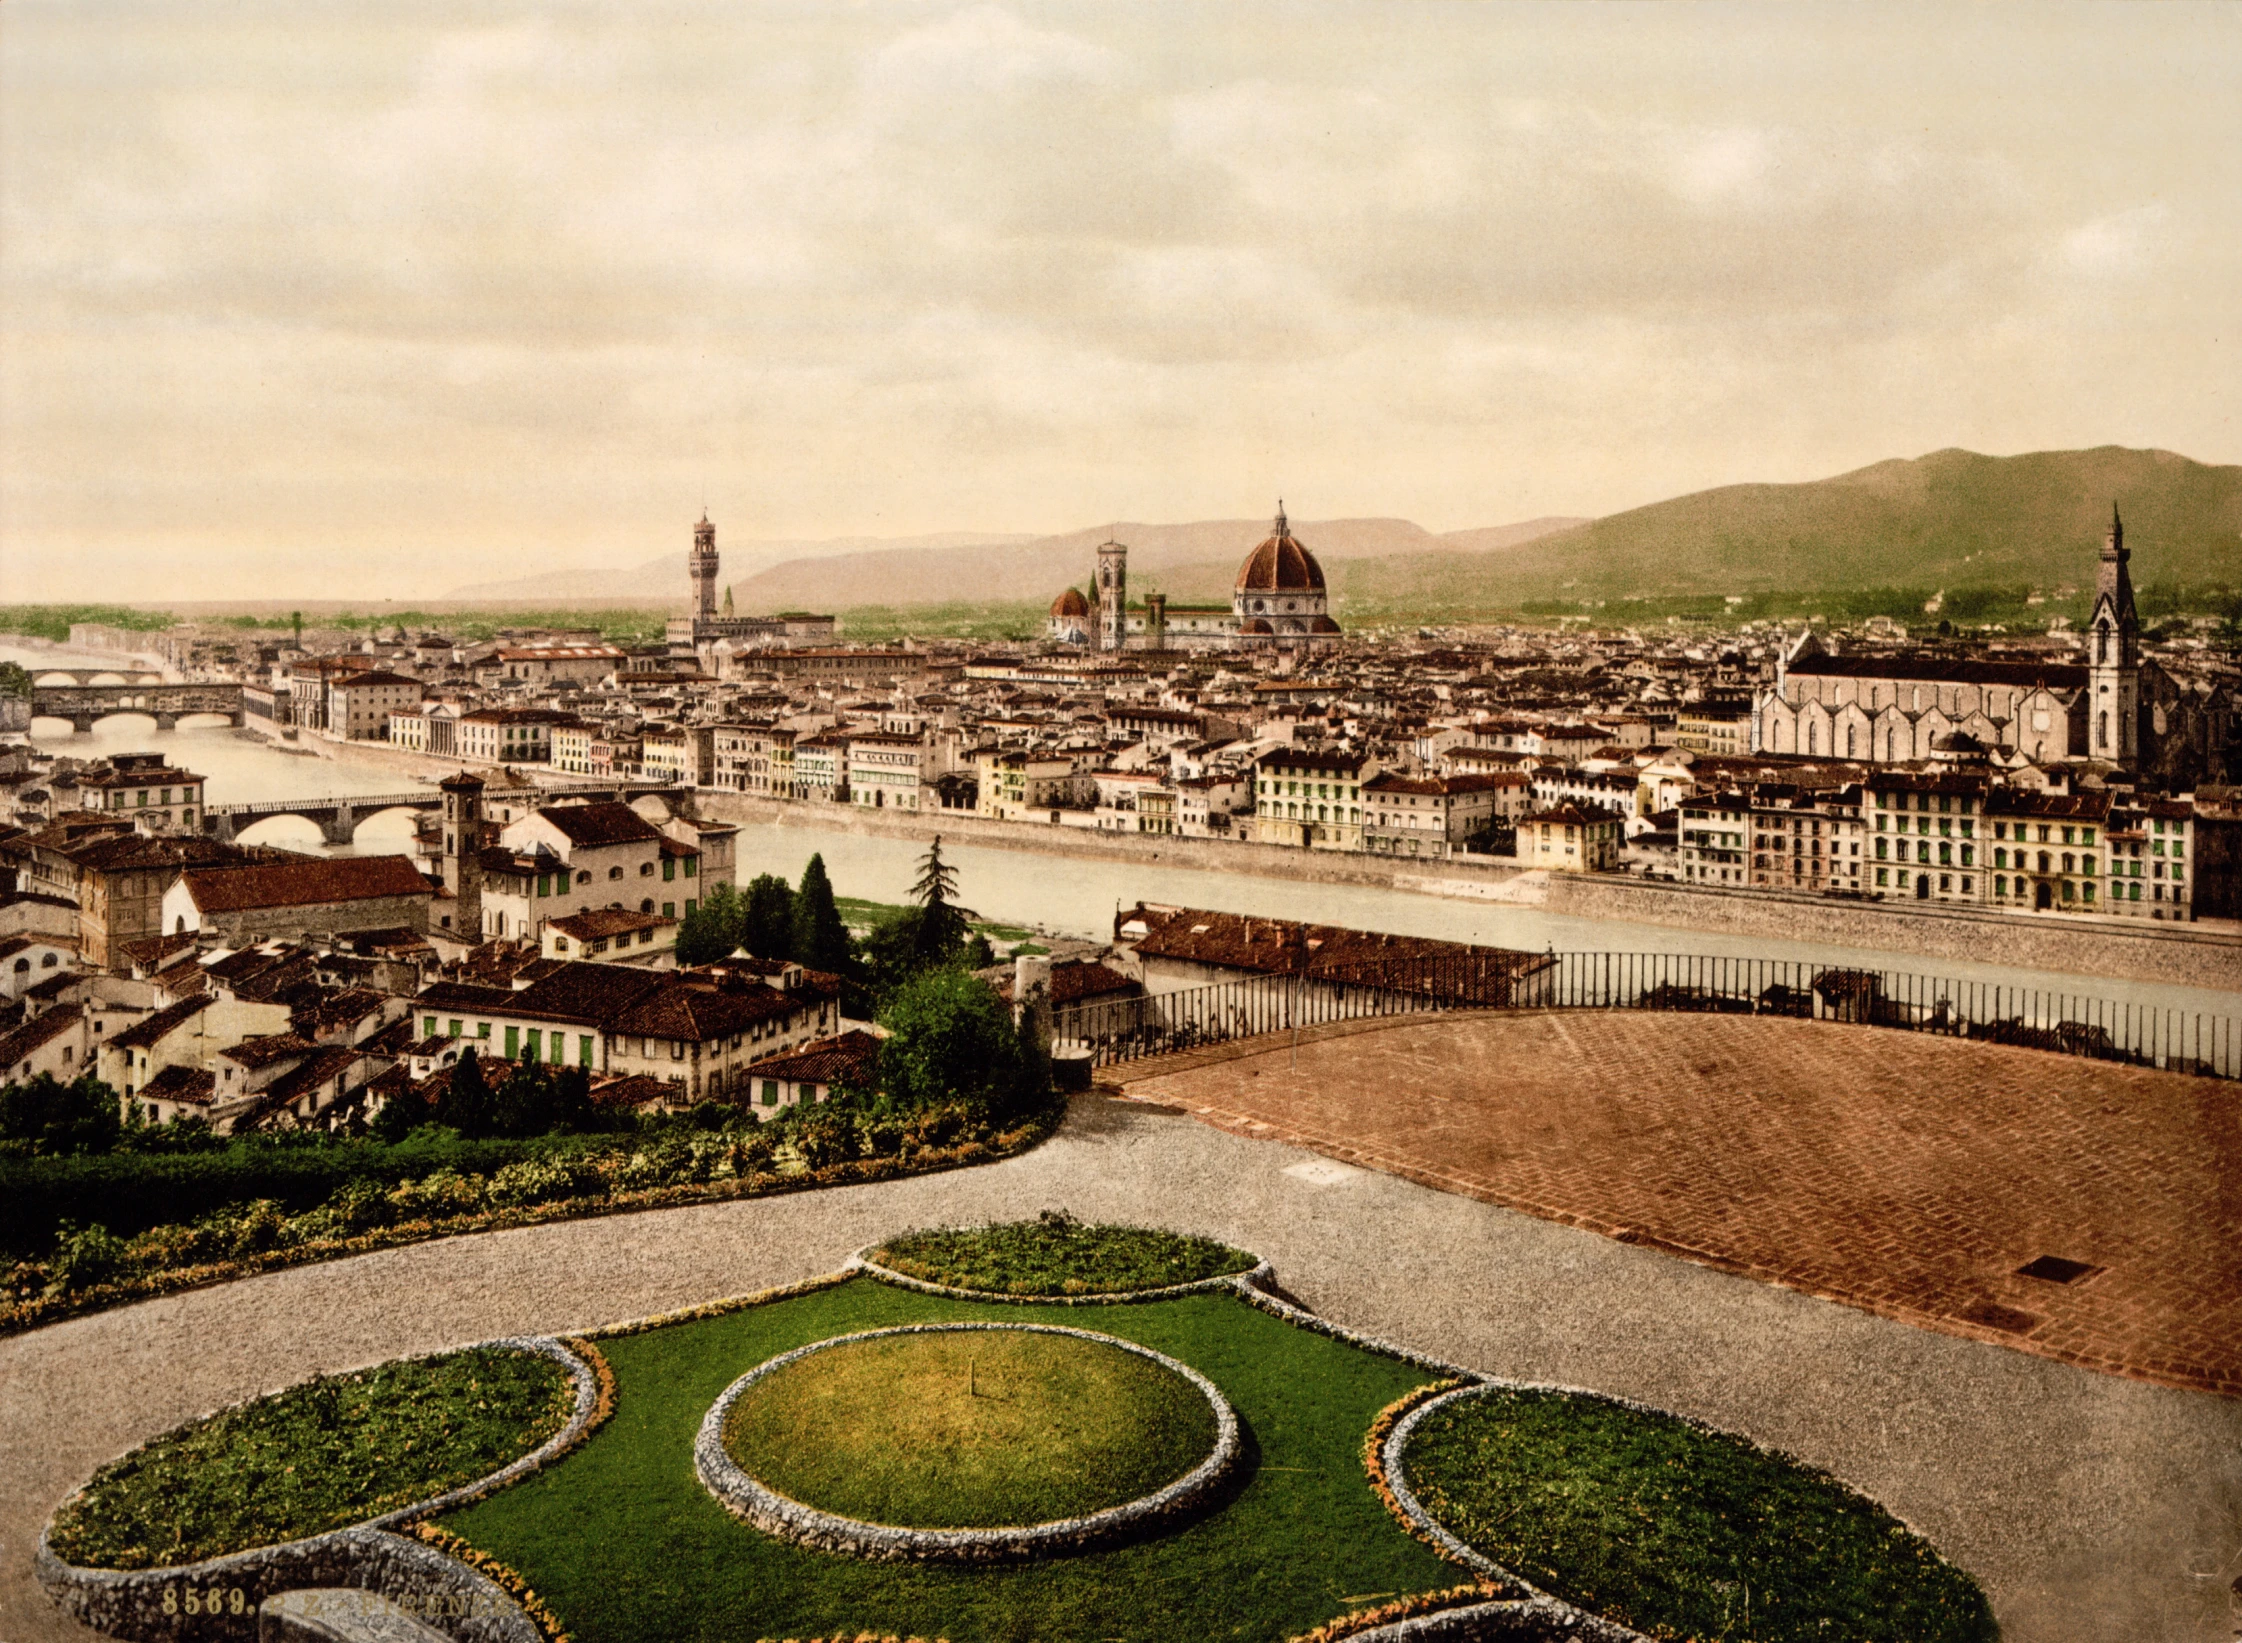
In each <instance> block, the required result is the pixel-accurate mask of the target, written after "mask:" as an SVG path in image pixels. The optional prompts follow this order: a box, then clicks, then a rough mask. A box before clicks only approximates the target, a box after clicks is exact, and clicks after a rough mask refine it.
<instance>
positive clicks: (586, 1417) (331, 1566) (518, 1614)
mask: <svg viewBox="0 0 2242 1643" xmlns="http://www.w3.org/2000/svg"><path fill="white" fill-rule="evenodd" d="M478 1347H505V1348H509V1349H511V1350H514V1351H518V1352H529V1353H534V1354H535V1355H536V1356H538V1357H542V1358H550V1359H552V1360H553V1361H554V1362H556V1363H558V1364H559V1365H560V1366H561V1367H562V1368H563V1369H565V1370H566V1371H567V1372H568V1376H569V1379H570V1380H571V1381H572V1382H574V1384H575V1389H576V1401H575V1406H574V1408H573V1409H571V1411H570V1412H569V1418H568V1420H567V1422H566V1423H565V1424H563V1426H562V1427H561V1429H560V1430H559V1431H558V1432H556V1433H554V1434H553V1436H551V1437H550V1438H547V1439H546V1440H545V1441H544V1442H543V1443H541V1444H539V1445H538V1446H537V1447H536V1448H535V1449H533V1450H531V1451H530V1452H529V1453H528V1454H526V1455H524V1456H522V1457H521V1458H520V1459H518V1460H515V1461H512V1462H510V1463H508V1464H507V1465H505V1466H502V1467H500V1468H499V1469H498V1470H497V1471H495V1472H492V1473H490V1474H488V1475H487V1476H484V1477H480V1478H476V1479H474V1480H473V1481H471V1482H468V1483H464V1484H462V1485H460V1486H459V1487H458V1488H456V1489H448V1490H446V1491H445V1492H444V1493H442V1494H440V1495H434V1496H431V1497H430V1498H429V1499H427V1500H422V1501H416V1502H414V1503H412V1504H411V1505H408V1506H402V1507H399V1508H398V1509H397V1510H395V1511H392V1512H385V1513H383V1514H382V1515H381V1516H379V1517H374V1518H368V1519H366V1520H365V1521H364V1522H361V1523H355V1524H351V1525H349V1526H348V1527H346V1528H342V1529H331V1530H328V1531H326V1532H325V1533H323V1534H317V1535H306V1536H302V1537H300V1538H298V1539H295V1540H288V1541H280V1542H277V1543H275V1544H273V1545H270V1546H253V1547H249V1548H247V1549H246V1550H243V1551H239V1552H228V1553H225V1554H223V1555H221V1556H218V1557H213V1558H205V1559H203V1560H201V1561H200V1562H196V1563H182V1564H173V1565H171V1566H168V1567H164V1568H156V1569H93V1568H83V1567H80V1566H79V1565H77V1564H74V1563H67V1562H65V1561H64V1560H63V1559H62V1558H61V1557H60V1556H58V1555H57V1554H56V1553H55V1551H54V1549H53V1547H52V1546H51V1545H50V1544H49V1539H50V1537H51V1536H52V1534H53V1532H54V1520H55V1517H56V1516H57V1515H59V1514H60V1512H61V1510H62V1507H61V1506H58V1507H56V1508H55V1511H54V1512H53V1513H50V1514H49V1515H48V1518H47V1523H46V1526H45V1527H44V1528H43V1529H41V1530H40V1532H39V1545H38V1549H37V1551H36V1552H35V1553H34V1555H33V1561H32V1567H33V1572H34V1573H35V1574H36V1576H37V1578H38V1581H39V1584H40V1585H41V1586H42V1587H43V1588H44V1589H45V1590H46V1593H47V1596H48V1597H49V1599H51V1600H52V1601H53V1602H54V1604H55V1605H56V1606H57V1607H58V1608H60V1609H62V1610H63V1611H64V1612H65V1613H66V1614H69V1615H71V1616H72V1617H73V1618H75V1619H77V1620H79V1621H82V1622H83V1623H84V1624H86V1625H88V1626H91V1627H93V1628H94V1629H95V1630H96V1631H101V1632H106V1633H108V1634H109V1635H110V1636H112V1637H122V1638H127V1639H132V1640H135V1643H180V1640H184V1639H188V1638H192V1639H194V1640H196V1643H202V1640H204V1639H209V1638H222V1639H226V1640H227V1643H236V1640H238V1643H255V1639H256V1636H257V1610H258V1607H259V1605H260V1604H261V1603H262V1602H263V1600H264V1599H265V1598H266V1597H269V1596H271V1595H273V1594H274V1593H276V1592H282V1591H290V1590H295V1589H298V1588H302V1587H307V1586H320V1587H326V1586H356V1587H362V1588H365V1589H367V1590H371V1591H376V1592H379V1593H381V1594H382V1595H383V1596H385V1597H393V1598H405V1599H409V1600H411V1601H413V1602H416V1603H419V1604H420V1605H421V1606H422V1607H423V1608H424V1609H425V1608H426V1607H427V1605H428V1604H429V1603H430V1602H431V1601H435V1602H438V1603H442V1602H446V1601H447V1600H451V1599H457V1601H458V1604H459V1606H461V1608H462V1610H463V1612H462V1613H461V1614H460V1615H458V1616H457V1617H451V1616H447V1619H451V1618H456V1620H457V1625H456V1626H455V1627H454V1634H455V1635H456V1636H457V1637H459V1638H460V1639H462V1643H543V1638H544V1633H543V1632H542V1631H541V1630H540V1629H539V1627H538V1626H537V1624H536V1623H535V1622H534V1621H533V1620H532V1619H531V1618H530V1616H529V1615H528V1613H527V1612H526V1611H525V1610H524V1609H523V1607H522V1606H521V1604H519V1603H518V1602H517V1601H516V1600H515V1599H514V1598H513V1597H512V1596H511V1595H510V1594H509V1593H508V1592H506V1591H505V1590H504V1588H502V1587H500V1586H499V1585H498V1584H497V1583H496V1582H494V1581H492V1580H490V1579H489V1578H488V1577H487V1576H484V1575H482V1574H480V1573H478V1572H476V1571H475V1570H473V1569H471V1568H469V1567H468V1566H467V1565H466V1564H464V1563H461V1562H460V1561H459V1560H458V1559H456V1558H453V1557H451V1556H449V1555H448V1554H446V1553H444V1552H442V1551H439V1550H437V1549H436V1548H435V1547H433V1546H429V1545H427V1544H425V1543H423V1542H421V1541H419V1540H415V1539H413V1538H411V1537H409V1536H406V1535H401V1534H398V1533H396V1532H395V1531H396V1530H398V1529H401V1528H404V1527H406V1526H407V1525H409V1524H412V1523H414V1522H417V1521H418V1520H420V1519H422V1518H426V1517H432V1516H434V1515H436V1514H437V1513H439V1512H445V1511H450V1510H453V1509H455V1508H457V1507H461V1506H465V1505H468V1504H470V1503H472V1502H474V1501H477V1500H480V1499H482V1498H483V1497H484V1496H485V1495H488V1494H491V1493H493V1492H495V1491H497V1490H499V1489H503V1488H505V1487H506V1486H507V1485H508V1484H510V1483H513V1482H516V1481H518V1480H519V1479H521V1478H523V1477H526V1476H528V1475H529V1474H530V1473H531V1472H534V1471H536V1470H538V1469H539V1468H541V1467H544V1466H547V1465H550V1464H551V1463H552V1462H553V1461H555V1460H558V1459H559V1458H560V1457H561V1456H563V1455H565V1454H567V1453H568V1452H569V1451H570V1450H571V1449H573V1448H575V1447H576V1445H577V1444H578V1443H579V1442H581V1441H582V1439H583V1438H584V1436H585V1435H586V1433H587V1432H588V1431H589V1430H590V1428H591V1424H592V1419H593V1416H594V1414H595V1413H596V1412H597V1411H598V1408H599V1403H600V1386H601V1382H600V1376H599V1373H598V1371H597V1370H595V1369H594V1368H593V1366H592V1365H591V1364H590V1363H589V1362H587V1361H586V1360H585V1359H584V1358H582V1357H581V1356H579V1355H578V1354H577V1353H576V1352H575V1351H573V1350H572V1349H571V1348H569V1347H568V1346H566V1345H565V1344H563V1343H562V1342H561V1341H559V1340H557V1339H555V1338H554V1337H552V1336H549V1335H516V1336H505V1337H502V1338H500V1339H497V1340H489V1341H475V1342H471V1343H469V1344H468V1345H467V1346H461V1347H446V1348H444V1349H442V1350H440V1351H436V1352H422V1353H415V1354H412V1355H411V1356H409V1357H406V1358H396V1359H384V1360H383V1361H384V1362H385V1363H410V1362H413V1361H415V1360H416V1359H428V1358H441V1357H449V1356H451V1355H452V1354H454V1353H456V1352H468V1351H473V1350H475V1349H476V1348H478ZM282 1390H283V1391H286V1390H288V1389H287V1388H283V1389H282ZM269 1395H270V1394H263V1393H260V1394H259V1395H258V1396H257V1397H256V1398H247V1399H243V1400H242V1401H241V1402H239V1403H235V1404H229V1405H227V1406H226V1407H225V1408H222V1409H217V1410H213V1411H211V1413H210V1414H205V1415H197V1416H194V1417H193V1418H192V1419H189V1420H186V1421H182V1422H180V1423H179V1424H178V1425H177V1426H173V1427H171V1428H169V1429H167V1430H166V1431H164V1432H160V1433H157V1434H156V1438H163V1437H169V1436H170V1435H171V1434H172V1433H175V1432H181V1431H184V1430H186V1429H187V1428H188V1427H191V1426H198V1425H200V1424H202V1423H203V1422H204V1421H207V1420H210V1419H212V1418H213V1417H214V1416H216V1415H222V1414H225V1413H227V1412H228V1411H229V1410H233V1409H240V1408H244V1407H246V1406H247V1405H249V1404H251V1403H256V1402H261V1401H262V1400H263V1398H264V1397H266V1396H269ZM156 1438H150V1439H146V1440H144V1441H143V1443H141V1444H135V1445H134V1446H133V1447H134V1448H136V1449H137V1448H142V1447H145V1445H146V1443H152V1442H154V1441H156ZM130 1452H131V1451H129V1450H128V1451H127V1453H130ZM90 1481H91V1479H89V1480H88V1482H90ZM84 1491H85V1485H83V1484H81V1485H80V1486H79V1487H78V1488H77V1489H76V1490H73V1491H72V1492H71V1494H70V1496H69V1497H68V1498H67V1499H65V1501H64V1502H63V1505H64V1506H67V1505H68V1504H69V1502H70V1501H71V1500H75V1499H76V1498H77V1497H78V1496H79V1495H80V1494H82V1493H84ZM235 1587H239V1588H241V1590H242V1592H243V1594H244V1608H243V1612H242V1613H241V1614H239V1615H235V1614H232V1613H221V1614H217V1615H211V1614H201V1615H189V1614H187V1613H185V1612H184V1610H183V1608H181V1606H180V1596H181V1594H182V1593H183V1592H185V1591H189V1590H192V1591H196V1592H208V1591H212V1590H219V1591H224V1592H228V1593H230V1592H231V1591H232V1589H233V1588H235ZM167 1597H169V1599H170V1600H171V1602H172V1604H173V1611H172V1612H170V1613H166V1612H165V1609H164V1603H165V1600H166V1598H167Z"/></svg>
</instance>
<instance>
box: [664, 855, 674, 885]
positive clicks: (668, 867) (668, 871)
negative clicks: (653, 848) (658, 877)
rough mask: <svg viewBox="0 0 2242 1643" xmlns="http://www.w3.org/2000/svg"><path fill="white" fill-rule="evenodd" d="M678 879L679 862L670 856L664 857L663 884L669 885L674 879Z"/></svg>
mask: <svg viewBox="0 0 2242 1643" xmlns="http://www.w3.org/2000/svg"><path fill="white" fill-rule="evenodd" d="M676 877H677V861H676V858H674V857H670V856H664V857H663V858H662V882H663V883H664V884H667V883H669V882H670V881H671V880H672V879H674V878H676Z"/></svg>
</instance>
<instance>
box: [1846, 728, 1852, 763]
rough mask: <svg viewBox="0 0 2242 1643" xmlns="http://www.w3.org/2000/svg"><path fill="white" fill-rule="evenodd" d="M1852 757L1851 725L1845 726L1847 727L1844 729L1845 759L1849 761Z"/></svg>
mask: <svg viewBox="0 0 2242 1643" xmlns="http://www.w3.org/2000/svg"><path fill="white" fill-rule="evenodd" d="M1852 756H1853V727H1852V726H1851V725H1847V726H1846V727H1845V757H1847V758H1848V759H1850V758H1851V757H1852Z"/></svg>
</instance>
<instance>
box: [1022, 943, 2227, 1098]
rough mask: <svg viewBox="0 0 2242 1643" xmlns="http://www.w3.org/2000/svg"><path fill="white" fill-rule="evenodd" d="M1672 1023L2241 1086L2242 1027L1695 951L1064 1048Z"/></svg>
mask: <svg viewBox="0 0 2242 1643" xmlns="http://www.w3.org/2000/svg"><path fill="white" fill-rule="evenodd" d="M1485 1009H1576V1010H1669V1011H1681V1012H1690V1013H1700V1014H1715V1015H1775V1016H1788V1017H1793V1018H1796V1019H1799V1020H1813V1021H1835V1022H1854V1023H1861V1024H1865V1025H1870V1026H1878V1027H1893V1028H1898V1029H1901V1030H1903V1031H1908V1032H1924V1033H1939V1034H1943V1035H1945V1036H1947V1037H1950V1038H1971V1039H1977V1040H1979V1041H1981V1042H1986V1043H1994V1044H2014V1045H2020V1046H2023V1047H2025V1048H2028V1049H2036V1050H2048V1051H2052V1052H2054V1053H2057V1054H2061V1055H2077V1056H2087V1057H2091V1058H2093V1059H2095V1060H2100V1061H2112V1062H2120V1063H2124V1064H2126V1065H2130V1066H2141V1067H2162V1068H2166V1069H2169V1070H2172V1071H2176V1072H2188V1073H2197V1074H2202V1075H2206V1076H2209V1077H2215V1078H2242V1019H2237V1018H2236V1017H2233V1016H2222V1015H2212V1014H2206V1013H2203V1012H2199V1011H2188V1010H2172V1009H2164V1008H2161V1007H2159V1006H2155V1005H2145V1004H2136V1003H2132V1002H2129V1001H2126V1000H2122V999H2111V998H2104V997H2099V996H2097V995H2095V994H2092V993H2086V992H2079V993H2071V992H2058V991H2052V990H2046V989H2040V988H2028V987H2008V986H2002V985H1998V984H1996V983H1992V982H1980V981H1966V980H1960V979H1956V978H1954V977H1950V976H1937V975H1921V974H1915V973H1912V972H1908V971H1899V970H1867V969H1852V968H1846V967H1843V966H1836V965H1828V964H1812V963H1802V962H1798V961H1795V960H1789V959H1752V958H1719V957H1714V956H1710V955H1706V954H1696V953H1550V954H1547V955H1543V956H1536V955H1530V954H1501V953H1493V952H1489V953H1486V954H1484V955H1481V954H1471V955H1466V956H1464V957H1462V958H1456V957H1445V956H1444V957H1441V958H1438V959H1431V960H1421V959H1418V960H1404V961H1401V962H1398V963H1393V964H1360V965H1354V966H1350V967H1348V968H1347V969H1346V970H1345V971H1344V972H1340V971H1336V970H1331V969H1325V968H1314V967H1311V968H1309V969H1307V970H1305V971H1304V972H1302V973H1279V974H1263V975H1254V976H1247V977H1242V978H1240V979H1239V980H1236V981H1223V982H1216V983H1213V984H1211V985H1208V986H1202V987H1188V988H1184V989H1181V990H1179V991H1176V992H1167V993H1153V994H1149V995H1147V996H1145V997H1142V998H1123V999H1109V1000H1096V1001H1092V1002H1088V1003H1084V1004H1075V1005H1068V1006H1066V1007H1064V1008H1062V1009H1060V1010H1059V1011H1058V1012H1057V1014H1056V1017H1055V1020H1054V1028H1055V1034H1056V1037H1057V1038H1058V1040H1059V1041H1060V1042H1061V1043H1062V1044H1073V1045H1077V1046H1079V1047H1081V1048H1085V1049H1087V1050H1089V1051H1090V1053H1091V1056H1092V1059H1093V1060H1094V1061H1095V1062H1096V1063H1097V1064H1099V1065H1101V1066H1103V1065H1109V1064H1112V1063H1114V1062H1121V1061H1133V1060H1136V1059H1138V1058H1139V1057H1142V1056H1150V1055H1168V1054H1172V1053H1175V1052H1176V1051H1180V1050H1189V1049H1196V1048H1198V1047H1200V1046H1202V1045H1207V1044H1220V1043H1224V1042H1227V1041H1229V1040H1231V1039H1237V1038H1250V1037H1254V1036H1257V1035H1260V1034H1264V1033H1279V1032H1291V1031H1297V1030H1299V1029H1301V1028H1304V1027H1315V1026H1322V1025H1324V1024H1326V1023H1329V1022H1335V1021H1351V1020H1360V1019H1366V1018H1369V1017H1374V1016H1402V1015H1421V1014H1429V1013H1439V1012H1445V1011H1450V1010H1485Z"/></svg>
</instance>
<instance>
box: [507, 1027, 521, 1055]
mask: <svg viewBox="0 0 2242 1643" xmlns="http://www.w3.org/2000/svg"><path fill="white" fill-rule="evenodd" d="M521 1053H522V1030H521V1028H519V1027H512V1026H510V1027H508V1028H507V1029H506V1059H507V1060H509V1061H512V1060H514V1059H515V1058H516V1057H518V1056H519V1055H520V1054H521Z"/></svg>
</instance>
